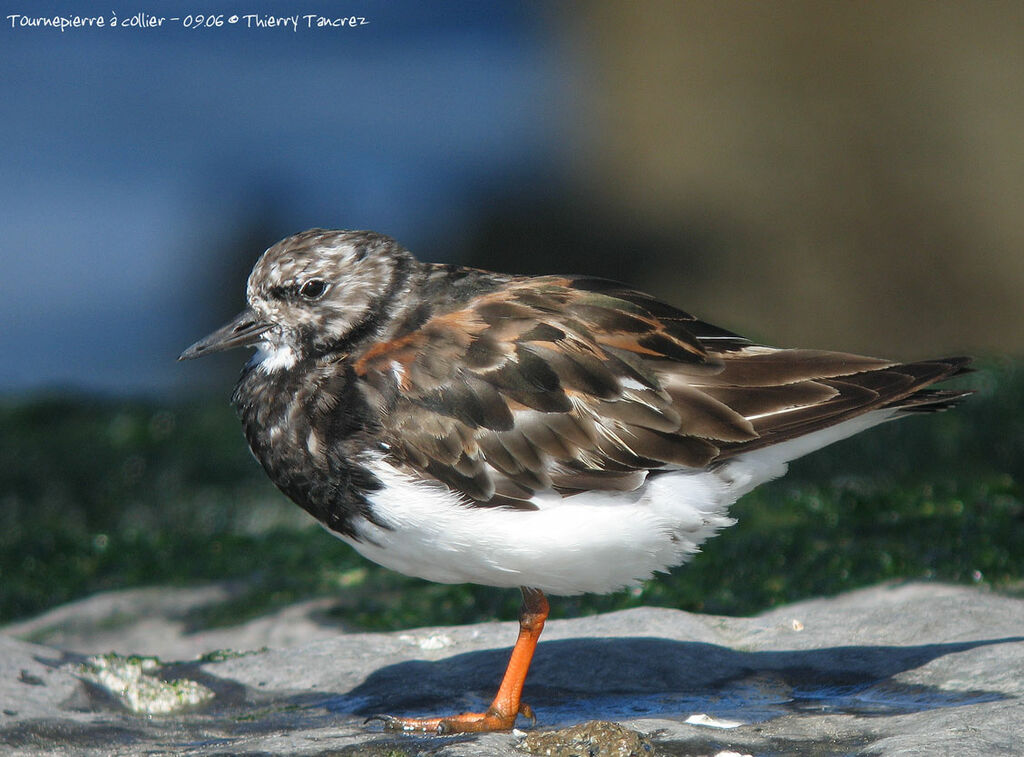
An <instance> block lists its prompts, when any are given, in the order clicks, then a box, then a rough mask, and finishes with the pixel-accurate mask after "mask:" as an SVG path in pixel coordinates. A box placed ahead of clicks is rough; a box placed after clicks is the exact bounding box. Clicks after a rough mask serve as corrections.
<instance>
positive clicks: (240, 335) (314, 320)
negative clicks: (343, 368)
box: [179, 229, 413, 370]
mask: <svg viewBox="0 0 1024 757" xmlns="http://www.w3.org/2000/svg"><path fill="white" fill-rule="evenodd" d="M412 262H413V258H412V256H411V254H410V253H409V252H408V251H406V250H405V249H404V248H403V247H402V246H401V245H399V244H398V243H397V242H395V241H394V240H393V239H391V238H390V237H386V236H384V235H382V234H376V233H374V232H370V231H326V230H324V229H311V230H309V231H304V232H302V233H300V234H296V235H294V236H291V237H288V238H286V239H282V240H281V241H280V242H278V243H277V244H275V245H274V246H273V247H271V248H270V249H268V250H267V251H266V252H264V253H263V255H262V256H260V259H259V260H257V261H256V265H255V266H253V269H252V273H251V274H250V275H249V283H248V286H247V287H246V300H247V301H248V307H246V309H245V310H243V311H242V312H241V313H239V314H238V316H236V317H235V318H234V319H233V320H232V321H231V322H229V323H227V324H226V325H224V326H222V327H221V328H219V329H217V330H216V331H214V332H213V333H212V334H210V335H209V336H207V337H205V338H203V339H200V340H199V341H198V342H196V343H195V344H193V345H192V346H191V347H189V348H188V349H187V350H185V351H184V352H183V353H181V356H180V357H179V360H190V359H192V358H197V357H202V356H203V355H208V354H210V353H213V352H220V351H222V350H226V349H230V348H232V347H246V346H253V345H259V347H260V351H261V353H263V354H262V355H261V356H260V365H261V366H262V367H263V368H264V369H265V370H274V369H276V368H281V367H290V366H291V365H293V364H294V363H295V362H296V361H298V360H300V359H302V358H303V357H307V356H310V355H316V354H322V353H325V352H329V351H331V350H333V349H337V348H338V347H339V346H341V345H343V344H345V343H346V342H348V341H351V339H352V338H353V336H356V332H357V331H358V330H359V329H361V328H365V327H366V325H367V324H370V323H373V322H374V321H375V320H376V319H375V316H376V315H377V313H378V311H380V310H381V309H382V308H383V307H384V306H385V305H386V304H387V303H388V301H389V300H391V299H393V298H394V297H395V296H397V295H398V294H400V291H401V289H402V287H403V285H404V284H405V282H406V280H407V279H408V276H409V270H410V267H411V266H410V264H411V263H412Z"/></svg>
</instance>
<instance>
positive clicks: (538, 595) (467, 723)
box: [370, 586, 548, 734]
mask: <svg viewBox="0 0 1024 757" xmlns="http://www.w3.org/2000/svg"><path fill="white" fill-rule="evenodd" d="M547 617H548V600H547V598H546V597H545V596H544V593H543V592H542V591H540V589H529V588H527V587H525V586H524V587H523V606H522V608H521V609H520V611H519V638H518V639H516V645H515V646H514V647H513V648H512V656H511V657H510V658H509V661H508V667H507V668H506V669H505V677H504V678H502V679H501V686H500V687H499V688H498V693H497V694H496V695H495V697H494V701H493V702H491V706H490V707H488V708H487V712H464V713H462V714H461V715H452V716H450V717H447V718H396V717H393V716H391V715H377V716H375V717H373V718H370V720H382V721H384V727H385V728H388V729H389V730H394V731H426V732H429V733H440V734H446V733H470V732H473V733H475V732H479V731H509V730H512V726H513V725H515V722H516V716H517V715H525V716H526V717H528V718H530V719H531V720H532V719H533V710H531V709H530V706H529V705H527V704H524V703H523V702H522V694H523V682H524V681H525V680H526V672H527V671H528V670H529V669H530V661H531V660H532V659H533V650H534V649H536V648H537V639H539V638H540V632H541V631H543V630H544V621H545V620H547Z"/></svg>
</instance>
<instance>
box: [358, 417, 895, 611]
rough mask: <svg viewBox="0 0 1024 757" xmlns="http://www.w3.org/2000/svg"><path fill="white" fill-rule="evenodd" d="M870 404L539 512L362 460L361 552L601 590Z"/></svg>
mask: <svg viewBox="0 0 1024 757" xmlns="http://www.w3.org/2000/svg"><path fill="white" fill-rule="evenodd" d="M895 414H896V412H895V411H892V410H880V411H874V412H871V413H866V414H864V415H862V416H858V417H857V418H853V419H851V420H849V421H846V422H844V423H840V424H838V425H836V426H833V427H831V428H827V429H823V430H821V431H817V432H814V433H811V434H807V435H805V436H802V437H799V438H797V439H793V440H790V441H787V442H783V443H780V444H776V445H773V446H770V447H766V448H763V449H760V450H755V451H753V452H749V453H747V454H745V455H740V456H738V457H736V458H734V459H733V460H730V461H729V462H727V463H726V464H724V465H722V466H720V467H718V468H716V469H715V470H683V469H680V470H674V471H666V472H662V473H658V474H656V475H653V476H650V477H649V478H648V479H647V481H646V482H645V483H644V484H643V485H642V486H640V488H638V489H637V490H636V491H631V492H608V491H592V492H584V493H581V494H576V495H573V496H571V497H565V498H563V497H561V496H559V495H558V494H555V493H547V494H541V495H538V496H536V497H534V499H533V500H532V503H533V504H534V505H536V506H537V509H536V510H514V509H509V508H500V507H480V506H473V505H469V504H467V503H466V502H465V500H463V499H462V498H461V497H460V496H459V495H458V494H456V493H454V492H452V491H451V490H449V489H448V488H447V487H445V486H443V485H441V484H437V483H430V482H427V481H424V480H423V479H420V478H417V477H414V476H410V475H408V474H406V473H403V472H402V471H400V470H399V469H397V468H395V467H394V466H392V465H390V464H389V463H387V462H386V461H385V460H384V459H383V458H378V459H376V460H374V461H372V462H371V463H370V464H369V465H368V467H369V469H370V470H371V471H372V472H373V474H374V475H376V476H377V477H378V478H379V479H380V480H381V482H382V483H383V484H384V487H383V488H382V489H381V490H380V491H379V492H375V493H373V494H371V495H370V497H369V499H370V503H371V506H372V507H373V512H374V515H375V516H376V517H377V518H378V519H380V520H381V521H382V522H383V523H385V524H387V526H388V527H387V528H381V527H379V526H375V525H373V524H371V523H369V522H367V521H362V522H361V523H360V525H359V526H358V531H359V537H360V539H359V540H355V539H348V538H345V537H342V538H345V541H347V542H349V543H350V544H351V545H352V546H353V547H354V548H355V549H356V550H357V551H358V552H360V553H361V554H362V555H363V556H365V557H367V558H369V559H370V560H373V561H374V562H376V563H379V564H381V565H383V566H385V567H387V568H390V569H392V570H396V571H398V572H400V573H404V574H406V575H410V576H417V577H419V578H425V579H427V580H429V581H436V582H439V583H478V584H484V585H488V586H502V587H515V586H532V587H535V588H538V589H542V590H544V591H545V592H548V593H551V594H563V595H564V594H581V593H584V592H595V593H605V592H609V591H615V590H617V589H621V588H624V587H626V586H631V585H634V584H637V583H639V582H641V581H644V580H646V579H648V578H650V577H651V575H653V574H654V573H655V572H657V571H667V570H669V569H670V568H672V567H674V566H676V565H681V564H682V563H684V562H685V561H686V560H687V559H688V558H689V557H690V555H692V554H694V553H695V552H697V551H698V549H699V547H700V545H701V544H702V543H703V542H704V541H705V540H707V539H708V538H709V537H711V536H713V535H714V534H715V533H716V532H717V531H718V530H719V529H722V528H724V527H726V526H729V525H732V523H734V522H735V521H733V520H732V519H731V518H729V517H728V509H729V506H730V505H731V504H732V503H733V502H735V501H736V500H737V499H739V497H741V496H743V495H744V494H746V493H747V492H749V491H750V490H752V489H753V488H754V487H756V486H757V485H759V484H762V483H764V482H765V481H769V480H771V479H773V478H777V477H778V476H781V475H783V474H784V473H785V472H786V463H787V462H788V461H789V460H793V459H795V458H797V457H800V456H801V455H804V454H807V453H808V452H811V451H813V450H816V449H819V448H820V447H824V446H826V445H827V444H831V443H832V442H835V441H839V440H840V439H844V438H846V437H847V436H851V435H852V434H855V433H857V432H858V431H862V430H864V429H866V428H868V427H870V426H874V425H876V424H878V423H881V422H882V421H885V420H887V419H889V418H891V417H893V416H894V415H895Z"/></svg>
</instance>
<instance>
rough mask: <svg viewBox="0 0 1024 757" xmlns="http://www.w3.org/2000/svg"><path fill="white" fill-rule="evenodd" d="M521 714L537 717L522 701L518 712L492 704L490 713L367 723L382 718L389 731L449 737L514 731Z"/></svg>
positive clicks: (391, 718)
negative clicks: (498, 708)
mask: <svg viewBox="0 0 1024 757" xmlns="http://www.w3.org/2000/svg"><path fill="white" fill-rule="evenodd" d="M518 715H522V716H523V717H525V718H529V720H530V722H531V723H535V722H536V721H537V718H536V717H535V716H534V714H533V709H532V708H531V707H530V705H528V704H525V703H521V704H520V705H519V710H518V711H517V712H513V713H508V712H499V711H498V710H496V709H494V708H493V707H492V708H491V709H489V710H488V711H487V712H464V713H462V714H461V715H450V716H449V717H446V718H398V717H395V716H394V715H374V716H373V717H371V718H367V720H366V722H367V723H369V722H370V721H372V720H379V721H380V722H381V723H383V724H384V728H385V729H387V730H389V731H406V732H416V733H436V734H438V735H440V736H446V735H448V734H453V733H484V732H489V731H511V730H512V728H513V726H515V724H516V716H518Z"/></svg>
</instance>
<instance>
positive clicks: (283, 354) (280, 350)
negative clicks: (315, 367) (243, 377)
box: [252, 342, 298, 373]
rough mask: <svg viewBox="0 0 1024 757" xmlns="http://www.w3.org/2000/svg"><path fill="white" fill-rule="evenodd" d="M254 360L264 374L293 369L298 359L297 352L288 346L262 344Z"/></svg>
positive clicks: (253, 357) (257, 349)
mask: <svg viewBox="0 0 1024 757" xmlns="http://www.w3.org/2000/svg"><path fill="white" fill-rule="evenodd" d="M252 360H253V362H254V363H256V367H257V368H258V369H259V370H261V371H263V373H276V372H277V371H280V370H287V369H288V368H291V367H292V366H293V365H295V363H296V361H297V360H298V357H297V356H296V355H295V350H293V349H292V348H291V347H290V346H289V345H287V344H271V343H270V342H260V343H259V346H258V347H257V348H256V354H255V355H253V356H252Z"/></svg>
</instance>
